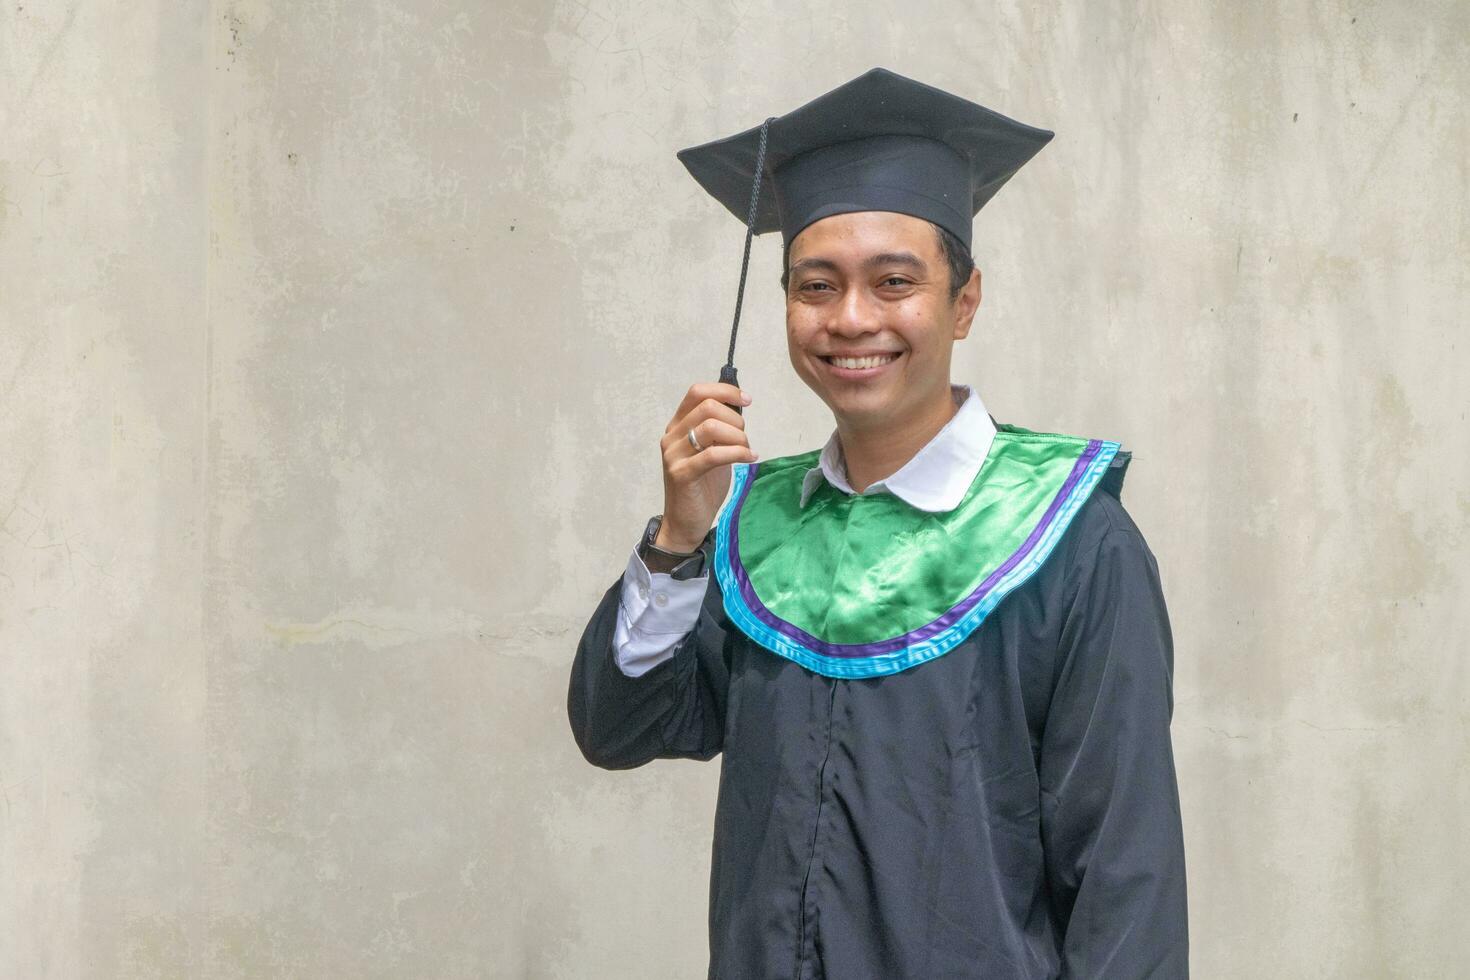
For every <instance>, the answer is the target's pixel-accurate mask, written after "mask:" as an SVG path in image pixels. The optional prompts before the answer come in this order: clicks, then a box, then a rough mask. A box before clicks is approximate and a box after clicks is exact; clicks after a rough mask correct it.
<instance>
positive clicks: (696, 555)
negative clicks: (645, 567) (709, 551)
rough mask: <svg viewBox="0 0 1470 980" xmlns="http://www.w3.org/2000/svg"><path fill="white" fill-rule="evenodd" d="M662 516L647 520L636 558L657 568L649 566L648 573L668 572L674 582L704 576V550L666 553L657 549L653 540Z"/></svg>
mask: <svg viewBox="0 0 1470 980" xmlns="http://www.w3.org/2000/svg"><path fill="white" fill-rule="evenodd" d="M663 522H664V515H662V514H655V515H654V516H653V517H651V518H649V520H648V526H647V527H646V528H644V529H643V540H642V541H639V542H638V557H640V558H642V559H643V561H644V564H648V563H649V562H653V563H654V564H656V565H657V566H658V567H657V568H655V567H653V565H649V571H657V572H668V573H669V575H671V576H673V578H674V580H675V581H678V582H684V581H688V580H689V579H692V578H699V576H701V575H703V574H704V549H703V548H699V549H697V550H695V551H693V552H684V551H668V550H666V549H664V548H660V547H657V546H656V545H655V544H654V543H653V539H654V538H656V537H658V529H659V528H660V527H661V526H662V525H663Z"/></svg>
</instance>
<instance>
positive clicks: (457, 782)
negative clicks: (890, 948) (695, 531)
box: [0, 0, 1470, 978]
mask: <svg viewBox="0 0 1470 980" xmlns="http://www.w3.org/2000/svg"><path fill="white" fill-rule="evenodd" d="M875 64H880V65H883V66H885V67H888V68H892V69H894V70H896V71H899V72H901V73H903V74H907V75H910V76H914V77H918V78H920V79H922V80H925V81H928V82H931V83H933V84H936V85H940V86H942V87H945V88H949V89H951V90H953V91H956V92H959V93H962V94H964V95H967V96H969V97H971V98H974V99H976V100H977V101H981V102H984V103H986V104H989V105H993V106H995V107H996V108H998V109H1001V110H1002V111H1004V112H1006V113H1008V114H1010V115H1014V116H1016V117H1017V118H1020V119H1022V120H1024V121H1027V122H1031V123H1034V124H1037V125H1041V126H1045V127H1048V128H1051V129H1054V130H1055V131H1056V132H1057V134H1058V135H1057V138H1056V139H1055V140H1054V141H1053V142H1052V143H1051V144H1050V145H1049V146H1048V147H1047V148H1046V149H1045V150H1043V151H1042V153H1041V154H1040V155H1039V156H1038V157H1037V158H1036V160H1035V161H1034V162H1033V163H1031V164H1030V165H1029V166H1028V167H1027V168H1026V169H1025V170H1024V171H1023V173H1022V174H1021V175H1020V176H1018V178H1017V179H1016V180H1015V181H1013V182H1012V183H1011V184H1010V185H1009V186H1008V187H1007V188H1006V189H1005V190H1004V191H1003V192H1002V193H1001V194H1000V195H999V196H998V197H997V198H996V200H995V201H994V202H993V203H992V204H991V205H990V206H989V207H987V208H986V210H985V211H984V212H982V214H981V216H980V218H979V219H978V220H977V223H976V255H977V259H978V262H979V264H980V266H981V268H982V270H983V272H984V277H985V278H984V282H985V302H984V305H983V306H982V308H981V311H980V314H979V317H978V318H977V321H976V327H975V330H974V331H973V332H972V333H971V335H970V338H969V339H968V340H966V341H965V342H963V343H962V344H960V345H959V346H958V347H957V348H956V380H963V381H968V382H972V383H975V384H976V385H978V386H979V388H980V391H981V393H982V395H983V397H984V398H985V400H986V402H987V404H988V406H989V407H990V409H991V411H992V412H993V413H994V414H995V415H996V416H997V418H999V419H1000V420H1002V421H1008V422H1015V423H1018V424H1021V425H1024V426H1027V427H1030V428H1039V429H1051V430H1059V431H1069V432H1074V433H1078V434H1084V435H1090V436H1101V437H1106V438H1116V439H1121V440H1122V441H1123V442H1124V445H1125V448H1130V449H1132V450H1133V451H1134V453H1135V459H1134V465H1133V468H1132V470H1131V473H1130V476H1129V481H1128V487H1127V491H1126V493H1125V502H1126V503H1127V504H1128V506H1129V508H1130V510H1131V511H1132V513H1133V514H1134V516H1135V519H1136V520H1137V521H1138V523H1139V525H1140V526H1141V527H1142V529H1143V531H1144V533H1145V535H1146V536H1147V537H1148V539H1149V541H1150V543H1151V545H1152V547H1153V549H1154V551H1155V553H1156V555H1157V556H1158V559H1159V563H1160V566H1161V569H1162V571H1163V575H1164V584H1165V590H1166V594H1167V597H1168V599H1169V602H1170V610H1171V614H1172V617H1173V621H1174V630H1175V638H1176V644H1177V649H1176V675H1175V695H1176V710H1175V722H1174V742H1175V748H1176V753H1177V758H1178V763H1179V774H1180V782H1181V790H1182V794H1183V801H1184V816H1185V825H1186V831H1187V838H1188V861H1189V873H1190V904H1191V909H1190V911H1191V929H1192V959H1193V964H1194V974H1195V975H1196V976H1198V977H1204V978H1215V977H1241V978H1261V977H1283V978H1300V977H1355V978H1356V977H1362V978H1380V977H1435V978H1439V977H1449V976H1462V975H1464V973H1463V970H1464V957H1463V943H1464V936H1463V917H1464V906H1463V902H1462V901H1461V900H1460V899H1459V892H1460V886H1461V885H1462V884H1463V882H1464V881H1465V880H1466V879H1467V877H1470V850H1467V848H1466V846H1465V843H1464V842H1465V841H1466V840H1467V839H1470V819H1467V817H1466V813H1467V812H1470V717H1467V710H1470V709H1467V704H1470V679H1467V667H1466V663H1467V658H1466V655H1467V652H1470V651H1467V646H1470V642H1467V639H1466V637H1467V635H1470V621H1467V620H1470V613H1467V605H1470V603H1467V598H1470V554H1467V551H1470V548H1467V546H1470V541H1467V525H1470V456H1467V453H1466V451H1465V450H1466V447H1467V445H1470V425H1467V421H1466V412H1467V409H1470V395H1467V386H1466V381H1467V376H1470V372H1467V362H1470V358H1467V346H1470V345H1467V341H1466V339H1465V333H1464V331H1465V327H1466V313H1465V311H1466V308H1467V307H1470V282H1467V279H1470V273H1467V270H1470V244H1467V234H1466V231H1467V224H1470V163H1467V161H1470V136H1467V133H1470V5H1467V4H1466V3H1464V2H1462V0H1439V2H1425V3H1417V4H1406V3H1400V2H1393V0H1382V2H1373V0H1362V2H1346V0H1339V2H1327V0H1323V2H1315V3H1314V2H1307V0H1288V2H1280V3H1269V4H1264V3H1261V4H1258V3H1223V2H1208V0H1171V2H1168V3H1163V2H1159V0H1154V2H1143V3H1130V4H1125V3H1092V4H1065V3H1059V2H1054V0H1052V2H1041V3H1016V2H1001V3H996V4H973V3H958V2H943V0H914V2H911V3H908V4H905V5H903V6H902V7H901V8H894V7H892V6H891V5H889V6H879V5H870V6H861V7H858V8H852V7H849V6H847V5H838V4H833V5H823V9H811V10H804V9H802V8H800V7H799V6H793V5H791V4H782V3H776V2H774V0H755V2H751V3H718V4H713V3H682V2H636V3H632V2H630V3H614V2H610V0H565V2H553V0H534V2H532V0H519V2H514V0H499V2H496V3H492V4H481V3H469V2H463V0H458V2H456V0H443V2H430V0H381V2H355V0H326V2H321V3H287V2H284V0H215V2H212V3H205V2H188V3H177V2H169V3H165V2H160V0H137V2H133V3H128V4H95V3H94V4H84V3H80V2H61V0H55V2H51V0H7V2H6V3H5V4H4V6H3V7H0V137H3V138H0V975H3V976H6V977H59V978H71V977H99V978H100V977H109V978H110V977H124V978H131V977H155V976H168V977H174V976H180V977H181V976H193V977H209V978H227V977H247V976H251V977H254V976H299V977H313V978H315V977H413V978H417V977H473V976H495V977H575V978H581V977H629V978H633V977H637V978H654V977H659V978H662V977H668V978H686V977H694V976H703V970H704V962H705V960H704V957H705V955H706V949H707V947H706V933H705V928H706V920H705V916H706V908H705V900H706V896H707V887H708V872H709V834H710V828H711V822H712V814H713V807H714V796H715V787H716V785H717V778H718V766H719V763H718V761H715V762H711V763H707V764H703V765H701V764H696V763H687V762H674V761H665V762H656V763H653V764H651V765H649V766H647V767H644V768H643V769H640V770H635V771H631V772H622V773H609V772H603V771H600V770H596V769H593V768H591V767H589V766H588V765H586V763H585V762H583V760H582V758H581V756H580V755H579V754H578V752H577V749H576V747H575V745H574V743H573V742H572V739H571V736H570V733H569V731H568V728H567V723H566V717H565V707H564V697H565V689H566V681H567V669H568V665H569V663H570V661H571V658H572V654H573V651H574V647H575V643H576V640H577V638H578V636H579V635H580V632H581V629H582V627H583V625H584V624H585V622H586V620H587V617H588V616H589V615H590V613H591V610H592V607H593V605H594V603H595V601H596V599H597V598H598V596H599V595H600V594H601V592H602V590H603V589H605V588H606V587H607V586H608V585H610V584H611V583H612V582H613V581H614V580H615V579H616V577H617V576H618V574H619V573H620V572H621V569H622V565H623V562H624V561H625V560H626V556H627V552H628V549H629V548H630V547H631V545H632V544H633V542H634V540H636V537H637V535H638V533H639V532H640V530H641V529H642V526H643V522H644V520H645V519H646V518H647V517H648V515H650V514H652V513H654V512H656V511H657V510H658V509H659V506H660V503H661V483H660V478H659V469H658V437H659V435H661V434H662V431H663V426H664V424H665V422H666V421H667V419H668V417H669V414H670V413H671V412H672V411H673V409H674V407H675V405H676V404H677V402H678V399H679V397H680V396H681V394H682V393H683V391H684V389H685V388H686V387H687V386H688V385H689V384H690V383H691V382H692V381H695V380H700V379H710V378H713V377H714V375H715V373H716V371H717V369H718V367H719V364H720V363H721V361H722V360H723V355H724V331H725V330H726V329H727V326H728V322H729V314H730V308H731V305H732V302H733V298H734V286H735V280H736V277H737V274H738V267H739V250H740V245H741V234H742V233H741V229H740V226H739V223H738V222H737V221H735V220H734V219H732V218H731V217H730V216H729V215H728V214H726V213H724V212H723V211H722V210H720V209H719V208H718V207H717V206H716V205H714V204H713V202H712V201H710V200H709V199H707V198H705V197H704V196H703V195H702V193H701V192H700V191H699V189H698V187H697V186H695V185H694V183H693V182H692V181H691V180H690V179H689V178H688V177H687V175H686V174H685V173H684V171H683V168H682V167H681V166H680V165H679V164H678V162H677V161H676V160H675V158H674V150H676V149H678V148H679V147H682V146H687V145H691V144H694V143H699V142H703V141H705V140H708V139H711V138H713V137H716V136H720V135H724V134H726V133H729V132H733V131H735V130H736V129H739V128H743V127H745V126H749V125H753V124H755V123H757V122H759V121H760V119H761V118H763V117H764V116H766V115H768V114H771V113H779V112H782V111H785V110H787V109H790V108H793V107H794V106H795V105H797V104H799V103H800V102H803V101H805V100H806V99H808V98H810V97H812V96H814V95H816V94H819V93H820V92H823V91H826V90H827V89H829V88H831V87H833V86H835V85H837V84H839V83H841V82H843V81H845V80H847V79H848V78H850V77H852V76H854V75H856V74H858V73H860V72H862V71H864V70H866V69H867V68H869V67H871V66H873V65H875ZM767 238H768V239H770V238H771V236H767ZM751 262H752V265H751V268H752V280H751V286H750V289H749V294H748V296H747V299H746V315H745V319H744V326H743V327H742V338H743V339H742V348H741V356H740V363H741V365H742V367H741V378H742V381H743V382H744V383H745V385H746V387H747V388H749V389H750V390H751V391H752V392H753V393H754V395H755V399H756V402H755V405H754V406H753V407H752V409H751V410H750V411H749V413H748V418H749V423H750V432H751V436H752V443H753V444H754V445H755V447H756V449H757V450H758V451H759V452H761V453H762V454H763V455H766V456H773V455H777V454H781V453H787V452H796V451H799V450H802V449H807V448H813V447H815V446H817V445H819V444H820V442H821V441H822V440H823V439H825V438H826V435H827V433H828V432H829V431H830V427H831V418H830V415H827V414H826V412H825V409H824V407H823V406H822V404H821V403H820V402H819V401H818V400H817V399H816V398H815V396H813V395H811V394H810V393H809V392H808V391H807V390H806V389H805V388H804V387H803V386H802V385H801V384H800V382H799V381H798V380H797V378H796V377H795V375H794V373H793V372H792V371H791V369H790V366H789V364H788V363H787V360H786V352H785V344H784V328H783V321H782V309H783V308H782V301H781V296H780V292H779V287H778V286H777V284H776V280H777V277H778V275H779V265H780V257H779V243H778V242H776V241H775V240H774V239H772V240H758V241H757V243H756V246H755V249H754V253H753V255H752V260H751Z"/></svg>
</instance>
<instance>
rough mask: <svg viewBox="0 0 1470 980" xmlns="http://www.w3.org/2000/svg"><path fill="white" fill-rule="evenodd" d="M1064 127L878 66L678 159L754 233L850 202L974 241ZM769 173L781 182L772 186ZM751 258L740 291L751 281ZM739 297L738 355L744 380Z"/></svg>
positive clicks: (795, 225)
mask: <svg viewBox="0 0 1470 980" xmlns="http://www.w3.org/2000/svg"><path fill="white" fill-rule="evenodd" d="M1053 135H1054V134H1053V133H1051V132H1050V131H1048V130H1045V129H1036V128H1035V127H1032V126H1027V125H1025V124H1024V123H1020V122H1017V121H1016V120H1014V119H1010V118H1008V117H1006V116H1003V115H1001V114H1000V113H998V112H995V111H994V110H991V109H987V108H985V107H984V106H982V105H977V104H976V103H974V102H971V101H969V100H967V99H962V98H960V97H959V96H957V95H951V94H950V93H948V92H945V91H942V90H940V89H937V88H934V87H933V86H930V85H925V84H924V83H923V82H916V81H914V80H913V79H911V78H905V77H904V76H902V75H898V74H895V73H893V72H891V71H888V70H887V69H884V68H874V69H872V70H871V71H868V72H865V73H864V74H862V75H859V76H858V77H857V78H854V79H853V80H852V81H850V82H847V83H845V84H843V85H840V86H838V87H837V88H835V89H833V90H832V91H830V92H828V93H827V94H825V95H821V96H818V97H817V98H815V99H813V100H812V101H810V102H808V103H807V104H806V105H803V106H801V107H800V108H798V109H793V110H792V111H791V112H788V113H787V114H786V115H784V116H774V117H771V118H769V119H767V120H766V121H765V122H764V123H763V124H761V125H760V126H756V127H754V128H752V129H747V130H745V131H744V132H742V133H737V134H736V135H734V136H729V137H726V138H724V139H720V140H715V141H713V142H711V143H705V144H702V145H700V146H693V147H689V148H688V149H684V150H680V151H679V153H678V157H679V160H680V162H681V163H683V164H684V166H685V168H687V169H688V171H689V173H690V174H691V175H692V176H693V177H694V179H695V180H697V181H698V182H699V185H700V186H701V187H703V188H704V189H705V190H706V191H708V192H709V193H710V195H711V196H713V197H714V198H715V200H717V201H719V202H720V203H721V204H723V205H724V206H725V207H726V208H728V209H729V211H730V213H731V214H733V215H735V216H736V217H737V218H740V219H742V220H743V221H745V222H746V225H747V228H746V241H745V255H746V257H745V260H744V263H748V262H749V256H750V236H751V235H759V234H763V233H765V232H768V231H776V230H778V229H779V230H780V232H781V237H782V240H783V241H784V242H785V243H786V244H787V245H788V246H789V245H790V244H791V240H792V239H793V238H795V237H796V236H797V234H798V233H800V231H801V230H802V229H803V228H805V227H806V226H807V225H809V224H811V223H812V222H813V221H817V220H819V219H821V218H825V217H828V216H830V215H834V214H842V213H844V212H848V211H897V212H900V213H902V214H911V215H914V216H916V217H919V218H926V219H928V220H929V221H932V222H934V223H935V224H936V225H939V226H940V227H941V228H944V229H946V230H948V231H950V232H952V233H953V234H954V235H955V237H956V238H958V239H959V240H960V241H961V242H963V243H964V244H965V247H966V248H969V247H970V231H971V225H972V221H973V219H974V216H975V214H976V212H978V211H979V210H980V209H981V208H982V207H984V206H985V203H986V202H987V201H989V200H990V199H991V197H993V196H994V195H995V192H996V191H998V190H1000V188H1001V187H1002V186H1003V185H1004V184H1005V182H1006V181H1007V180H1010V178H1011V175H1012V174H1014V173H1015V172H1016V171H1017V170H1019V169H1021V167H1022V166H1023V165H1024V164H1025V163H1026V162H1027V161H1028V160H1030V159H1031V158H1032V157H1033V156H1035V155H1036V152H1037V151H1038V150H1040V149H1041V148H1042V147H1043V146H1045V145H1046V143H1047V141H1048V140H1050V139H1051V138H1052V136H1053ZM762 178H764V179H765V180H766V181H769V182H770V184H771V185H772V187H774V192H773V193H770V194H767V195H765V196H764V198H762V197H761V195H760V184H761V183H762ZM745 272H746V270H745V264H742V268H741V273H740V294H741V295H743V293H744V289H745ZM741 295H737V297H736V301H735V324H734V325H732V327H731V336H730V358H729V359H728V362H727V364H726V365H725V371H723V372H722V373H721V380H726V381H730V382H731V383H734V381H733V379H734V367H733V363H734V353H735V328H736V327H737V326H738V325H739V320H740V299H741Z"/></svg>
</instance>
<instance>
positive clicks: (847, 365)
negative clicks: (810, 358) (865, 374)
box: [819, 352, 899, 371]
mask: <svg viewBox="0 0 1470 980" xmlns="http://www.w3.org/2000/svg"><path fill="white" fill-rule="evenodd" d="M819 356H820V357H821V358H822V360H824V361H826V362H827V363H828V364H830V365H832V366H833V367H836V368H842V369H844V370H848V371H862V370H867V369H870V368H876V367H882V366H883V365H885V364H889V363H891V362H893V361H896V360H898V357H899V355H898V353H897V352H893V353H888V354H874V355H871V356H869V357H835V356H830V355H819Z"/></svg>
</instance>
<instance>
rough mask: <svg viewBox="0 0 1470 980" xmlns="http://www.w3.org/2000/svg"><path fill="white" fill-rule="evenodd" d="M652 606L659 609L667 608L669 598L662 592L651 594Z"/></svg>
mask: <svg viewBox="0 0 1470 980" xmlns="http://www.w3.org/2000/svg"><path fill="white" fill-rule="evenodd" d="M653 604H654V605H655V606H660V607H662V606H667V605H668V604H669V597H668V596H667V595H665V594H664V593H662V592H655V593H654V594H653Z"/></svg>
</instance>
